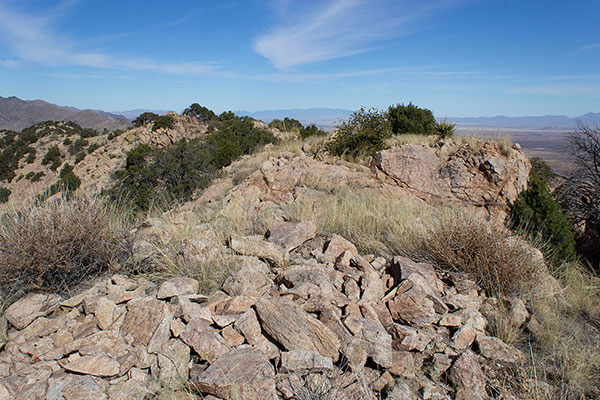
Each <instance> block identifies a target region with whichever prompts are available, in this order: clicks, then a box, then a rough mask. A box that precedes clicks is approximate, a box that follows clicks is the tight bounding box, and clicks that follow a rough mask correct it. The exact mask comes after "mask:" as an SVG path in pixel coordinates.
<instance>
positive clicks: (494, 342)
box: [477, 335, 522, 363]
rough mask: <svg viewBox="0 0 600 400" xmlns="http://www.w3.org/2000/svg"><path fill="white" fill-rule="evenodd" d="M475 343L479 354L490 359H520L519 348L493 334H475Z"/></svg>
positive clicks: (511, 360)
mask: <svg viewBox="0 0 600 400" xmlns="http://www.w3.org/2000/svg"><path fill="white" fill-rule="evenodd" d="M477 344H478V345H479V351H480V352H481V355H482V356H484V357H485V358H489V359H490V360H494V361H500V362H506V363H517V362H519V361H520V360H521V359H522V354H521V352H520V351H519V350H517V349H515V348H514V347H512V346H510V345H508V344H506V343H504V342H503V341H502V340H500V339H498V338H497V337H493V336H482V335H480V336H477Z"/></svg>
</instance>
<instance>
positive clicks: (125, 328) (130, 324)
mask: <svg viewBox="0 0 600 400" xmlns="http://www.w3.org/2000/svg"><path fill="white" fill-rule="evenodd" d="M166 307H167V306H166V304H165V303H163V302H160V301H158V300H156V299H153V298H145V299H142V300H140V301H138V302H136V303H135V304H133V305H131V306H128V311H127V314H126V315H125V320H124V321H123V325H121V334H122V335H123V336H127V335H128V334H131V335H132V336H133V338H134V344H143V345H147V344H148V343H149V342H150V339H152V336H153V335H154V332H155V331H156V329H157V328H158V326H159V325H160V324H161V322H162V321H163V319H164V317H165V314H166V313H167V310H166Z"/></svg>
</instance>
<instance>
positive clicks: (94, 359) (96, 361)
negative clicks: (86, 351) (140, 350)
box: [60, 355, 120, 376]
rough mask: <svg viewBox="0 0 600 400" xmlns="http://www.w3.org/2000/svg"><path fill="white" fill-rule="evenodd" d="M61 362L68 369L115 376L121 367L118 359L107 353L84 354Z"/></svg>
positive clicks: (81, 372) (87, 373)
mask: <svg viewBox="0 0 600 400" xmlns="http://www.w3.org/2000/svg"><path fill="white" fill-rule="evenodd" d="M60 364H61V366H62V367H63V368H64V369H66V370H67V371H71V372H77V373H79V374H86V375H94V376H114V375H117V374H118V373H119V369H120V364H119V362H118V361H116V360H114V359H112V358H110V357H108V356H105V355H96V356H83V357H80V358H78V359H76V360H73V361H70V362H63V363H60Z"/></svg>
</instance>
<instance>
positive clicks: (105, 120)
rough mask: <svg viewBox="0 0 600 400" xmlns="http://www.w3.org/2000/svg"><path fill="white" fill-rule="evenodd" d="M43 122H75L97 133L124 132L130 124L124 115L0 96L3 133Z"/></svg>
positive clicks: (0, 127) (0, 125) (0, 118)
mask: <svg viewBox="0 0 600 400" xmlns="http://www.w3.org/2000/svg"><path fill="white" fill-rule="evenodd" d="M43 121H73V122H75V123H77V124H79V125H81V126H82V127H84V128H92V129H96V130H98V131H102V130H103V129H105V128H106V129H108V130H114V129H124V128H127V127H129V126H131V122H130V121H129V120H127V119H126V118H125V117H123V116H121V115H116V114H111V113H107V112H104V111H98V110H79V109H77V108H73V107H61V106H57V105H56V104H52V103H48V102H45V101H43V100H31V101H25V100H21V99H19V98H17V97H1V96H0V129H9V130H13V131H21V130H22V129H24V128H27V127H29V126H31V125H35V124H37V123H39V122H43Z"/></svg>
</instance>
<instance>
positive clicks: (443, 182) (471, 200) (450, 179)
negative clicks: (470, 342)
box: [199, 141, 531, 221]
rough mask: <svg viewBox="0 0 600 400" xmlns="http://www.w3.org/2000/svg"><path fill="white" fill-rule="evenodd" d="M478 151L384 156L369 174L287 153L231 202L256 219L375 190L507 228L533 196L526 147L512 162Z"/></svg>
mask: <svg viewBox="0 0 600 400" xmlns="http://www.w3.org/2000/svg"><path fill="white" fill-rule="evenodd" d="M474 146H475V145H470V144H461V143H460V142H452V141H448V142H444V143H442V144H440V145H439V146H429V145H426V144H421V145H416V144H407V145H401V146H398V147H395V148H392V149H389V150H384V151H381V152H378V153H376V154H375V155H374V157H373V158H372V159H371V161H370V165H369V166H368V167H367V166H365V165H359V164H350V163H343V162H337V161H335V160H329V161H323V160H318V159H316V158H314V157H310V156H308V155H306V154H302V155H300V156H295V155H294V154H293V153H284V154H282V155H281V156H280V157H278V158H271V159H269V160H267V161H265V162H264V163H263V164H262V166H261V168H260V169H259V170H258V171H256V172H255V173H253V174H252V175H250V177H249V178H248V179H247V181H245V182H243V183H242V184H240V185H238V186H236V187H235V188H233V190H232V191H231V193H230V194H228V195H227V197H226V202H227V203H230V204H233V205H234V206H235V207H243V208H244V210H246V211H247V212H249V213H252V212H254V211H256V210H260V209H263V208H265V207H271V206H273V205H286V204H291V203H294V202H311V201H312V202H314V201H316V200H318V198H319V197H320V196H324V195H327V194H328V193H330V191H331V190H332V189H334V188H335V189H336V190H340V189H347V190H349V191H352V190H368V191H375V192H376V193H377V194H378V195H380V196H383V197H384V198H385V197H387V198H412V199H419V200H422V201H423V203H429V204H433V203H446V204H447V203H453V204H456V205H459V206H464V207H467V208H469V209H470V210H471V211H473V212H474V213H476V214H478V215H481V216H482V217H484V218H487V219H494V220H498V221H501V220H503V219H504V218H505V216H506V212H505V210H506V207H507V204H508V202H510V201H514V200H515V199H516V197H517V196H518V194H519V193H520V192H521V191H522V190H523V189H526V187H527V178H528V176H529V171H530V169H531V164H530V163H529V161H528V160H527V157H526V156H525V155H524V154H523V153H522V152H521V151H520V147H519V146H518V145H514V146H513V148H512V149H510V151H509V152H508V153H507V154H504V153H503V151H502V150H501V149H500V148H499V147H498V145H497V144H496V143H495V142H492V141H490V142H479V143H478V144H477V145H476V146H477V147H476V148H475V147H474ZM203 200H204V198H203V197H201V198H200V199H199V202H200V203H201V202H202V201H203Z"/></svg>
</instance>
